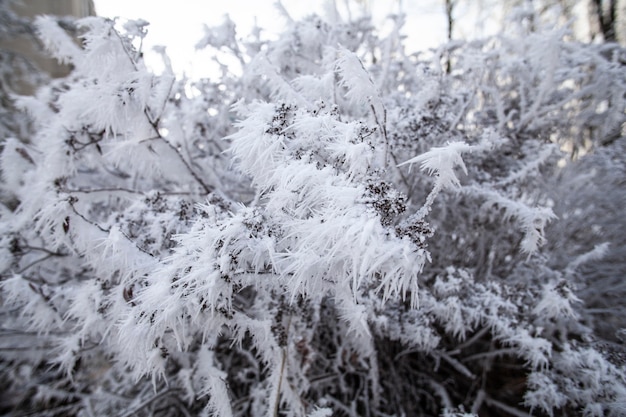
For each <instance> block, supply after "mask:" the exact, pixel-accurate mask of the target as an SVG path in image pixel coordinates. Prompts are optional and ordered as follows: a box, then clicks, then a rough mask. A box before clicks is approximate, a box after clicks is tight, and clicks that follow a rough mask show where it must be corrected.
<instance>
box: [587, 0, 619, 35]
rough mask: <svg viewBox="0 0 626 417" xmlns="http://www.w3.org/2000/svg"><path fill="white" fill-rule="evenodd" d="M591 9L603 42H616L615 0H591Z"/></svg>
mask: <svg viewBox="0 0 626 417" xmlns="http://www.w3.org/2000/svg"><path fill="white" fill-rule="evenodd" d="M592 7H593V11H594V12H595V16H596V18H597V21H598V24H599V28H600V32H601V33H602V36H603V37H604V41H605V42H617V30H616V26H617V0H593V1H592Z"/></svg>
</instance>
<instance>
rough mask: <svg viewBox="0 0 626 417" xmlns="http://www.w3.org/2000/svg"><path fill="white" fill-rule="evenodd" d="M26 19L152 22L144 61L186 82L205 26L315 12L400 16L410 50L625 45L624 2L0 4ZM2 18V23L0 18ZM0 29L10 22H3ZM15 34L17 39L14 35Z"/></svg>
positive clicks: (48, 64)
mask: <svg viewBox="0 0 626 417" xmlns="http://www.w3.org/2000/svg"><path fill="white" fill-rule="evenodd" d="M0 2H1V3H4V4H5V5H8V6H9V8H10V10H12V11H14V12H15V13H16V14H17V15H19V16H23V17H32V16H35V15H38V14H52V15H56V16H68V17H70V16H71V17H84V16H89V15H100V16H104V17H108V18H111V19H116V18H117V19H119V20H120V21H123V20H124V19H144V20H146V21H148V22H149V23H150V25H149V26H148V36H147V38H146V39H145V43H144V45H143V48H144V51H145V57H146V62H147V64H148V65H149V66H151V67H153V69H154V70H155V71H157V72H159V71H160V70H162V61H161V58H160V57H159V56H158V54H156V53H154V52H153V51H152V50H153V48H154V47H155V46H164V47H165V48H166V52H167V54H168V56H169V57H170V58H171V61H172V66H173V68H174V71H175V72H176V73H177V74H178V75H183V74H184V75H186V76H187V77H189V78H200V77H205V76H207V75H208V74H207V73H206V72H207V71H209V70H208V67H207V65H206V63H207V62H208V61H209V60H210V59H209V58H208V52H207V51H202V50H200V51H198V50H196V48H195V46H196V44H197V42H198V41H199V40H200V39H201V38H202V36H203V33H204V29H203V27H204V25H207V26H209V27H212V26H217V25H220V24H222V23H223V21H224V19H225V16H226V15H228V16H229V18H230V19H231V20H232V21H233V22H234V24H235V25H236V29H237V34H238V37H240V38H246V37H247V36H249V35H250V34H251V33H252V32H253V30H254V29H255V27H258V28H262V30H261V37H263V38H265V39H271V38H272V37H273V36H275V34H276V33H278V32H280V31H281V30H282V29H283V28H284V27H285V25H287V24H288V23H289V21H290V19H294V20H297V19H299V18H301V17H304V16H306V15H308V14H312V13H317V14H320V15H322V16H324V17H326V18H330V19H337V18H340V19H350V18H354V17H357V16H360V15H363V14H371V16H372V17H373V21H374V23H375V24H376V26H377V27H378V28H380V29H381V30H382V31H383V33H384V31H385V30H391V28H392V27H393V25H392V24H391V21H390V18H396V17H397V16H399V15H402V16H404V19H405V24H404V27H403V35H405V36H406V43H405V45H406V47H407V49H408V50H409V51H410V52H413V51H418V50H426V49H428V48H436V47H438V46H439V45H441V44H443V43H445V42H448V41H454V40H470V39H475V38H479V37H484V36H488V35H492V34H494V33H497V32H499V31H501V30H506V23H507V21H509V20H510V19H517V20H520V19H526V20H527V21H528V24H529V25H537V24H539V23H540V22H539V21H540V20H541V21H543V23H542V24H545V22H553V23H554V24H561V25H563V24H568V25H570V27H571V30H572V36H573V37H574V38H575V39H576V40H579V41H582V42H602V41H609V42H619V43H621V44H622V45H623V44H625V42H626V0H413V1H410V0H334V1H332V0H326V1H313V2H302V1H298V0H282V1H281V2H276V1H275V0H261V1H249V0H230V1H227V2H224V1H211V0H210V1H198V0H179V1H176V2H172V1H168V0H132V1H128V0H0ZM0 19H2V20H3V21H5V20H7V19H5V18H4V17H2V16H0ZM0 24H1V25H2V26H4V27H5V31H6V26H7V24H5V23H3V22H0ZM13 35H14V34H13ZM13 35H12V36H10V37H3V38H2V39H1V42H0V47H1V48H3V49H8V50H11V51H19V52H20V53H24V54H25V55H27V56H28V58H30V59H34V61H35V62H36V63H37V64H38V65H39V66H40V67H43V68H45V69H47V70H48V72H49V73H50V74H51V75H52V76H60V75H64V74H66V72H67V68H63V67H62V66H58V65H55V64H54V62H52V61H51V60H50V59H46V58H43V56H42V55H41V54H40V53H39V52H38V50H40V48H39V47H37V45H36V42H34V41H33V37H32V36H30V35H31V34H28V33H26V34H25V35H26V36H22V37H20V36H13Z"/></svg>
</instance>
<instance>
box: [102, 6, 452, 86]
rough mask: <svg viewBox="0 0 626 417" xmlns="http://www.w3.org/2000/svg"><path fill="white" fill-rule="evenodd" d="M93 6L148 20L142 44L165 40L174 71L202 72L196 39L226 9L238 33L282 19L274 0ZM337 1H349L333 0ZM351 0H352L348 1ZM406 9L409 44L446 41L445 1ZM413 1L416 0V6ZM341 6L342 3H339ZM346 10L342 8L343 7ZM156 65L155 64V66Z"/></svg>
mask: <svg viewBox="0 0 626 417" xmlns="http://www.w3.org/2000/svg"><path fill="white" fill-rule="evenodd" d="M94 2H95V5H96V12H97V13H98V14H99V15H101V16H106V17H111V18H113V17H122V18H128V19H136V18H142V19H144V20H147V21H148V22H150V26H148V30H149V31H148V36H147V38H146V42H145V45H144V49H145V51H148V50H150V49H151V48H152V46H155V45H163V46H165V47H166V48H167V53H168V55H169V57H170V58H171V60H172V63H173V67H174V70H175V71H176V72H177V73H179V74H180V73H182V72H185V73H186V74H187V75H190V76H192V77H202V76H203V74H202V72H203V71H204V67H205V66H204V65H203V64H202V62H203V61H206V60H207V58H208V55H207V54H208V53H207V52H206V51H205V52H203V51H198V52H196V51H195V48H194V47H195V44H196V43H197V42H198V41H199V40H200V39H201V37H202V35H203V30H202V27H203V26H202V25H203V24H207V25H208V26H216V25H219V24H220V23H222V21H223V18H224V15H225V14H228V15H229V16H230V18H231V19H232V20H233V21H234V22H235V24H236V25H237V32H238V36H239V37H245V36H246V35H247V34H248V33H249V31H250V29H251V28H252V27H253V25H254V22H255V19H256V22H257V24H258V26H259V27H261V28H263V29H267V32H268V34H271V33H277V32H280V30H281V29H282V28H283V25H284V23H285V22H284V19H283V18H282V17H281V15H280V13H279V12H278V10H277V8H276V7H275V5H274V4H275V0H219V1H216V0H202V1H201V0H177V1H175V2H174V1H171V0H95V1H94ZM336 3H337V4H338V7H340V6H343V5H344V4H345V3H347V1H345V0H344V1H342V0H337V1H336ZM352 3H354V2H352ZM405 3H410V4H409V5H406V4H405V5H403V10H404V12H405V13H406V14H407V24H406V26H405V28H404V33H405V34H406V35H408V37H409V39H408V41H410V42H411V44H412V45H414V46H413V48H412V49H418V48H419V49H424V48H429V47H435V46H437V45H440V44H441V43H442V42H444V41H445V37H446V34H445V33H446V22H445V18H444V15H443V13H442V11H443V5H442V4H443V2H441V1H437V0H430V1H425V2H424V1H418V2H405ZM414 3H420V5H419V6H417V5H415V4H414ZM282 4H283V5H284V6H285V9H286V10H287V11H288V12H289V14H290V15H291V16H292V17H293V18H294V19H297V18H300V17H304V16H306V15H308V14H311V13H318V14H322V15H323V13H324V5H325V4H326V1H322V0H318V1H308V2H305V1H302V0H282ZM370 4H371V7H372V15H373V16H374V17H375V20H377V21H378V22H379V23H380V22H381V21H383V20H384V17H385V16H387V15H388V14H389V13H392V12H397V11H398V4H399V1H389V0H379V1H373V0H370ZM340 10H341V9H340ZM343 10H344V12H345V9H343ZM146 61H147V63H148V65H153V66H155V67H158V62H157V60H156V59H155V58H154V57H151V56H150V55H149V54H147V55H146ZM155 69H156V68H155Z"/></svg>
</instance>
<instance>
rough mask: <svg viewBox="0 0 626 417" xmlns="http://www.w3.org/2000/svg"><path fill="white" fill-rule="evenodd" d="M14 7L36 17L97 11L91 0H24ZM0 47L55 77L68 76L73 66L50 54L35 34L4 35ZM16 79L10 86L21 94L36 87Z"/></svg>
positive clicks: (74, 15) (22, 13)
mask: <svg viewBox="0 0 626 417" xmlns="http://www.w3.org/2000/svg"><path fill="white" fill-rule="evenodd" d="M11 8H12V10H13V11H14V12H15V13H16V14H18V15H19V16H22V17H26V18H34V17H35V16H38V15H42V14H46V15H55V16H60V17H65V16H67V17H74V18H81V17H86V16H92V15H95V14H96V13H95V7H94V3H93V1H92V0H21V1H20V2H15V3H14V4H13V5H12V6H11ZM0 49H3V50H5V51H7V52H8V53H13V54H16V55H19V56H22V57H24V58H26V59H27V60H28V61H29V62H31V63H33V64H34V65H35V66H36V67H37V68H39V69H41V70H43V71H45V72H46V73H48V74H49V75H50V76H52V77H62V76H65V75H67V74H68V73H69V72H70V70H71V68H70V67H69V66H67V65H61V64H59V63H58V62H57V61H56V60H54V59H52V58H50V57H49V56H48V55H47V54H46V53H45V52H44V51H43V48H42V45H41V43H40V42H39V41H38V40H37V39H36V38H35V36H34V35H33V34H30V35H22V36H18V37H15V38H12V39H7V38H4V39H2V40H1V41H0ZM16 80H17V81H16V82H15V85H12V86H9V87H10V88H11V89H12V90H14V91H16V92H18V93H19V94H30V93H32V92H33V91H34V89H35V88H36V86H33V85H30V84H28V83H27V82H24V80H23V79H22V80H21V81H19V80H20V78H19V77H16Z"/></svg>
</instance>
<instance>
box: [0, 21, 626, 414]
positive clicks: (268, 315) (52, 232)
mask: <svg viewBox="0 0 626 417" xmlns="http://www.w3.org/2000/svg"><path fill="white" fill-rule="evenodd" d="M334 16H335V18H336V17H337V16H336V15H334ZM395 23H396V25H397V28H396V30H395V31H392V33H391V35H389V37H387V38H384V39H379V38H378V35H377V33H376V31H375V30H374V28H373V27H372V26H371V24H370V23H369V21H368V20H367V19H360V20H356V21H353V22H341V21H337V20H336V19H335V20H333V19H328V20H326V19H322V18H320V17H317V16H312V17H309V18H306V19H304V20H302V21H299V22H293V24H291V25H290V26H289V27H288V28H287V30H286V31H285V33H284V34H283V35H282V36H280V37H279V39H277V40H276V41H272V42H266V41H263V40H260V39H258V38H256V39H253V40H251V41H250V42H249V43H247V44H245V43H243V42H242V41H239V40H237V38H236V32H235V31H234V28H233V24H232V22H230V21H229V20H227V21H226V22H225V23H224V25H222V26H221V27H220V28H215V29H207V31H206V36H205V38H204V39H203V40H202V41H201V42H200V43H199V46H200V47H205V48H217V49H220V50H221V52H220V53H225V52H229V51H230V53H232V54H233V55H234V56H235V57H236V58H237V59H238V60H239V62H240V64H241V65H242V68H243V71H244V74H243V76H242V77H235V76H233V75H232V74H231V73H229V72H227V71H224V72H223V73H222V77H221V78H220V79H218V80H211V79H207V80H202V81H198V82H195V83H194V84H193V85H190V84H189V83H187V82H186V81H185V80H177V79H175V77H174V76H173V75H172V73H171V71H166V72H165V73H164V74H163V75H160V76H157V75H154V74H152V73H150V72H149V71H148V70H147V69H146V68H145V67H144V66H143V63H142V60H141V51H140V50H138V49H137V48H138V45H140V42H139V40H140V39H141V38H142V37H143V36H145V35H146V29H145V22H142V21H138V22H128V23H127V24H126V25H124V27H122V28H120V27H118V26H116V25H115V24H114V22H111V21H106V20H102V19H97V18H88V19H84V20H81V21H80V22H79V25H80V26H81V27H82V28H83V32H82V33H83V35H82V39H83V43H82V45H81V46H80V47H79V46H77V45H76V44H75V43H74V42H73V41H72V40H71V39H70V38H69V37H68V36H66V35H65V34H64V32H63V31H62V30H61V29H60V28H59V27H58V25H56V23H55V22H54V21H52V20H50V19H48V18H41V19H40V20H39V21H38V28H39V32H40V34H41V36H42V38H43V39H44V40H45V43H46V44H47V45H48V46H49V48H50V50H51V52H52V53H54V54H55V56H56V57H57V58H58V59H60V60H65V61H67V62H69V63H71V64H72V65H73V67H74V68H75V70H74V72H73V73H72V74H71V75H70V76H69V77H67V78H66V79H64V80H59V81H55V82H53V83H51V84H50V85H48V86H46V87H45V88H42V89H41V90H40V91H39V92H38V94H37V96H36V97H31V98H22V99H21V100H20V105H21V106H22V107H23V108H24V109H26V110H27V111H29V112H30V113H31V114H32V117H33V118H34V120H35V123H36V129H37V133H36V135H34V136H33V137H32V139H31V141H30V143H29V144H28V145H24V144H19V143H17V142H16V141H8V142H7V145H6V146H5V147H4V150H3V152H2V157H1V161H2V173H3V182H2V187H3V191H4V192H5V193H7V194H10V195H11V196H12V198H13V199H14V201H18V202H19V204H18V205H17V207H12V206H11V207H10V206H2V208H1V210H2V211H1V212H0V216H1V217H0V228H1V231H2V233H1V234H0V236H1V237H0V251H2V252H0V262H1V263H0V269H2V281H1V287H0V288H1V293H0V294H1V297H2V305H3V310H2V315H3V322H4V323H7V324H6V325H4V326H3V328H2V334H1V335H0V336H1V339H0V341H1V343H2V350H1V351H0V354H1V358H2V362H0V364H1V365H2V372H3V373H4V374H5V375H6V376H7V378H6V379H7V380H10V381H11V383H10V384H9V385H8V386H7V387H5V392H6V394H7V398H9V397H8V395H9V394H13V393H16V392H27V393H28V396H24V397H17V396H13V399H12V400H8V399H7V400H4V402H3V403H2V407H3V411H5V410H6V411H10V410H31V411H34V412H41V413H42V414H43V415H117V414H122V415H158V416H165V415H217V416H231V415H232V416H248V415H250V416H257V415H259V416H260V415H269V416H278V415H285V416H330V415H337V416H357V415H370V416H374V415H397V416H401V415H433V416H434V415H445V416H454V415H459V416H461V415H472V414H479V415H506V414H509V415H526V414H527V413H534V414H538V413H543V414H547V415H561V414H562V415H575V414H581V415H615V416H617V415H620V414H623V412H624V404H626V392H625V387H626V381H625V380H624V378H625V376H624V369H623V365H624V362H623V359H620V356H619V354H618V353H619V349H620V348H621V345H620V344H619V338H618V335H619V334H620V333H619V330H620V329H619V325H618V324H614V325H613V327H611V325H608V326H604V327H602V328H601V329H599V328H598V327H597V323H596V320H594V319H593V317H595V316H594V311H592V310H593V309H594V308H596V307H597V308H599V307H598V304H597V303H599V301H598V300H597V299H594V298H593V297H595V296H597V294H598V293H607V291H609V290H608V289H606V288H602V287H599V286H598V285H596V283H595V282H594V281H593V279H592V278H593V277H594V276H598V275H601V276H602V281H601V282H602V283H614V284H615V285H616V286H619V280H620V273H619V271H620V267H619V265H623V261H621V262H622V263H619V262H618V261H619V259H618V254H617V253H615V254H613V253H611V252H610V251H611V250H612V249H610V248H611V247H612V246H611V245H612V243H613V242H610V241H609V244H608V246H607V245H604V244H603V241H599V240H598V239H599V236H600V234H599V231H596V232H594V231H593V228H592V230H591V231H590V232H589V233H595V235H593V236H589V235H584V231H585V228H586V227H587V226H585V225H588V224H595V223H590V222H592V219H598V218H602V216H605V217H604V218H605V219H615V220H606V221H604V220H603V221H602V222H601V223H598V227H599V228H600V229H598V230H604V229H602V228H605V229H606V228H609V227H610V223H611V221H615V222H618V220H617V219H618V217H619V214H618V213H619V208H620V207H621V205H620V201H621V200H620V199H621V196H622V194H623V184H622V182H623V180H620V178H621V177H620V176H619V173H620V172H622V171H619V170H618V169H617V167H622V165H623V153H608V152H607V149H608V148H607V149H599V150H597V148H598V147H602V146H603V145H605V144H607V143H608V142H611V143H612V144H611V146H614V147H616V148H618V147H619V146H623V145H622V142H623V139H621V138H620V139H613V138H612V136H611V135H613V134H615V132H616V131H619V129H621V125H622V124H623V123H624V87H625V85H626V83H625V80H624V76H623V73H622V72H621V71H619V68H620V65H621V64H620V61H619V59H620V58H619V57H620V54H622V53H623V52H622V51H621V50H619V49H617V48H615V47H612V48H613V49H612V50H611V54H608V55H609V57H608V58H607V53H606V51H607V50H608V48H609V47H606V46H590V45H581V44H572V43H568V42H566V41H564V40H563V35H564V34H563V32H559V31H556V32H549V33H544V34H533V35H532V36H527V37H525V38H516V39H507V38H505V37H504V36H501V37H496V38H494V39H489V40H486V41H484V42H476V43H471V44H460V45H456V46H455V48H454V49H453V50H451V51H448V50H446V49H445V48H442V49H441V50H439V51H434V52H432V53H430V54H429V55H428V56H424V55H407V54H405V53H404V50H403V47H402V44H401V42H400V41H401V37H400V36H399V33H400V32H399V30H400V25H401V19H396V20H395ZM544 43H547V44H548V45H549V48H546V47H544V46H540V45H543V44H544ZM243 51H249V54H248V55H245V54H244V52H243ZM546 51H547V52H546ZM443 54H445V55H446V59H448V58H449V57H451V59H452V61H451V63H452V66H451V68H452V71H451V72H450V73H447V71H446V70H445V69H442V68H441V63H442V62H443V61H444V60H443V58H442V56H443ZM450 54H451V55H450ZM546 54H547V55H546ZM583 64H584V65H583ZM193 91H195V93H193ZM603 97H604V98H603ZM616 129H617V130H616ZM620 134H621V133H620ZM583 145H584V146H585V147H584V148H583ZM564 146H569V147H570V148H569V149H576V150H577V151H580V150H582V149H584V150H586V151H591V154H590V155H588V156H584V157H582V158H580V159H579V161H578V162H576V163H569V164H567V166H566V168H565V169H561V168H559V165H558V164H557V163H558V162H559V160H561V159H563V160H567V157H568V154H567V153H566V152H563V151H562V148H563V147H564ZM579 153H580V152H579ZM16 156H22V157H21V158H18V157H16ZM593 169H597V170H599V171H600V172H602V173H603V174H602V175H604V176H608V177H609V178H607V179H606V180H605V181H598V184H601V185H603V186H604V187H606V189H604V188H600V189H598V188H595V187H591V188H590V187H585V184H583V183H580V182H579V181H578V180H579V179H582V178H587V177H588V178H591V175H592V172H591V171H592V170H593ZM620 181H621V182H620ZM592 183H593V182H592ZM563 184H576V186H577V187H580V188H579V190H580V191H579V192H580V195H582V196H584V197H582V198H581V199H580V201H576V200H575V199H571V198H568V197H567V198H566V196H564V195H563V194H564V193H566V190H564V189H563ZM569 187H572V185H569ZM611 190H615V192H614V193H613V194H611V193H610V191H611ZM598 193H602V195H601V196H599V195H597V194H598ZM614 196H619V197H615V198H614ZM585 202H587V204H585ZM590 202H594V203H595V202H598V204H597V205H592V204H589V203H590ZM577 204H582V205H583V206H582V207H578V206H577ZM576 208H579V209H580V210H581V212H580V213H578V212H577V211H576ZM577 213H578V214H577ZM581 213H582V214H581ZM570 215H571V216H578V218H580V219H579V220H578V221H576V220H575V219H574V220H571V219H569V218H568V217H567V216H570ZM557 217H558V218H557ZM560 222H564V223H563V226H559V224H560ZM577 227H580V228H581V229H580V231H579V230H578V229H577ZM622 229H623V227H622V223H618V224H615V225H613V229H612V234H610V235H608V236H607V239H608V240H611V239H612V240H614V241H615V242H616V244H617V247H618V248H619V244H620V243H619V242H621V240H620V239H623V234H620V233H619V230H622ZM594 248H595V249H594ZM603 255H606V256H607V258H604V259H608V260H609V261H608V262H607V261H603V260H602V259H603V258H602V256H603ZM603 262H604V263H603ZM590 271H593V272H590ZM620 291H623V290H621V289H620ZM622 303H623V301H621V300H619V299H618V297H615V298H613V299H611V300H606V304H605V305H603V306H602V309H603V310H602V314H604V315H605V316H607V317H609V318H612V319H613V320H612V321H610V320H607V321H608V322H610V323H619V321H618V320H617V319H616V317H618V314H620V312H621V311H622V309H623V304H622ZM590 306H591V307H590ZM599 330H601V331H599ZM611 334H613V336H609V335H611ZM608 347H610V348H612V349H613V350H612V351H611V352H608ZM616 352H617V353H616ZM622 358H623V357H622Z"/></svg>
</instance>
